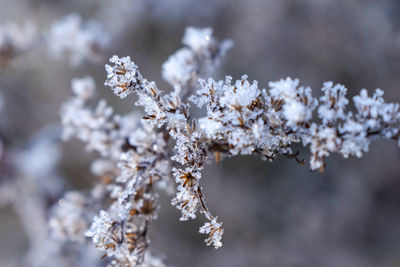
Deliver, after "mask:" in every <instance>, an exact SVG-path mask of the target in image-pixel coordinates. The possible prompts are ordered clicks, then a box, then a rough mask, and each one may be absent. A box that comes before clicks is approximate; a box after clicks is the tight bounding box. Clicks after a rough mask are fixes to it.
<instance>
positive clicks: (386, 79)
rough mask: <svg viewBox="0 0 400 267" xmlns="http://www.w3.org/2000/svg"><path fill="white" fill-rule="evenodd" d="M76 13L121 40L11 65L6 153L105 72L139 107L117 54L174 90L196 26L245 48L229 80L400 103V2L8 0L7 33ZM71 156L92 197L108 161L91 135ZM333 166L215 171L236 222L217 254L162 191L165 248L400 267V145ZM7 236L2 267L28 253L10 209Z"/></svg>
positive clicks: (3, 9) (0, 7) (66, 169)
mask: <svg viewBox="0 0 400 267" xmlns="http://www.w3.org/2000/svg"><path fill="white" fill-rule="evenodd" d="M70 13H78V14H80V15H81V16H82V17H83V18H87V19H93V20H96V21H97V22H99V23H100V24H102V25H103V27H104V28H105V30H106V31H107V32H108V33H109V34H110V36H111V42H110V45H109V46H108V48H107V49H106V51H104V53H103V57H102V59H101V60H100V61H99V62H97V63H92V62H84V63H83V64H81V65H79V66H77V67H71V66H70V65H69V64H68V62H67V61H66V60H54V59H52V58H51V57H49V56H48V53H47V51H46V50H47V48H46V46H45V45H43V43H44V41H43V40H44V39H45V36H43V38H42V39H43V40H39V41H38V42H37V44H35V46H34V47H33V48H32V49H30V50H29V51H27V52H26V53H22V54H21V55H19V56H17V57H15V58H14V59H13V60H11V61H10V62H9V63H8V64H7V65H6V66H5V67H3V68H2V69H1V70H0V91H1V94H2V96H3V100H4V101H3V102H4V103H3V106H4V107H3V110H2V112H1V115H0V135H1V137H2V139H3V140H4V141H3V142H4V144H5V146H8V147H17V148H23V147H26V146H29V142H30V141H29V140H30V139H31V137H32V136H33V135H35V133H37V131H38V130H39V129H41V128H42V127H45V126H46V125H49V124H52V125H57V124H59V109H60V106H61V105H62V103H63V102H64V101H65V100H67V99H68V97H69V96H70V81H71V79H72V78H74V77H83V76H86V75H92V76H93V77H94V78H95V79H96V82H97V85H98V90H99V96H100V97H102V98H105V99H107V101H108V102H109V103H110V104H111V105H112V106H114V108H115V110H116V112H121V113H124V112H128V111H130V110H132V109H134V108H136V107H135V106H134V105H133V102H134V101H133V99H132V98H128V99H125V100H123V101H121V100H120V99H119V98H117V97H115V96H114V95H113V94H112V92H111V90H109V89H107V88H105V87H104V86H103V83H104V80H105V71H104V64H105V63H106V60H107V58H108V57H110V56H111V55H113V54H118V55H120V56H125V55H130V56H131V57H132V58H133V59H134V61H135V63H136V64H138V65H139V66H140V67H141V70H142V73H143V75H145V76H146V77H149V78H151V79H153V80H154V81H156V82H157V83H158V85H159V87H161V88H167V84H166V83H165V82H163V81H162V78H161V74H160V69H161V64H162V63H163V62H164V61H165V60H166V59H167V58H168V56H169V55H170V54H172V53H173V52H174V51H176V50H177V49H178V48H180V47H181V38H182V35H183V32H184V29H185V27H186V26H201V27H205V26H210V27H212V28H213V29H214V34H215V36H216V37H217V38H218V39H220V40H221V39H225V38H230V39H232V40H233V41H234V43H235V46H234V47H233V48H232V49H231V50H230V51H229V52H228V55H227V57H226V58H225V60H224V61H223V64H222V66H221V68H220V70H219V72H218V73H217V74H216V75H215V77H216V78H223V77H224V76H225V75H227V74H229V75H232V76H233V77H235V78H238V77H240V76H241V75H242V74H248V75H249V78H250V80H252V79H256V80H258V81H259V85H260V86H261V87H267V86H268V81H274V80H279V79H281V78H285V77H287V76H290V77H292V78H300V81H301V84H302V85H306V86H308V85H309V86H311V87H312V88H313V93H314V95H319V94H320V90H319V88H320V87H321V85H322V83H323V82H324V81H333V82H335V83H342V84H344V85H345V86H346V87H347V88H348V94H349V95H350V96H354V95H355V94H357V93H358V92H359V91H360V90H361V89H362V88H367V89H368V90H369V92H372V91H373V90H374V89H375V88H381V89H383V90H384V91H385V99H387V101H391V102H400V89H399V84H400V15H399V14H400V2H399V1H397V0H380V1H374V0H335V1H329V0H269V1H262V0H246V1H245V0H243V1H239V0H233V1H228V0H203V1H198V0H197V1H188V0H170V1H163V0H159V1H158V0H147V1H146V0H142V1H140V0H137V1H134V0H132V1H131V0H113V1H110V0H84V1H83V0H57V1H54V0H13V1H6V0H0V25H2V24H5V23H8V22H15V23H21V24H22V23H23V22H25V21H27V20H29V21H32V22H34V23H35V24H36V25H37V27H38V32H41V33H45V32H46V31H48V29H49V27H50V25H51V24H52V23H53V22H54V21H56V20H58V19H60V18H61V17H62V16H65V15H67V14H70ZM165 90H169V89H165ZM62 148H63V149H62V158H61V161H60V166H59V168H60V172H61V175H62V176H63V177H65V179H66V180H67V189H77V190H83V191H85V190H88V189H90V187H91V186H92V185H93V183H95V182H96V180H95V179H94V177H93V176H92V175H91V174H90V172H89V165H90V162H91V159H93V158H94V157H95V156H96V155H94V154H90V153H86V152H85V151H84V149H83V146H82V144H81V143H79V142H78V141H71V142H68V143H66V144H63V147H62ZM299 149H300V151H301V154H300V155H301V157H303V158H305V159H308V158H309V154H308V153H307V151H306V150H304V149H302V148H301V147H299ZM326 163H327V167H326V171H325V173H324V174H323V175H321V174H319V173H314V172H310V171H309V169H308V167H307V166H300V165H299V164H297V163H296V162H295V161H294V160H289V159H287V158H284V157H280V158H278V160H277V161H276V162H273V163H269V162H264V161H262V160H261V159H259V158H258V157H238V158H233V159H228V160H225V161H224V162H222V164H220V165H219V166H217V165H215V164H214V165H210V166H208V167H207V169H206V171H205V174H204V179H202V181H203V186H204V190H205V194H206V199H207V203H208V206H209V207H210V208H211V209H212V210H213V211H214V213H215V214H218V215H219V218H220V219H221V221H223V222H224V227H225V234H224V240H223V241H224V245H223V247H222V248H221V249H219V250H214V249H213V248H210V247H206V246H205V245H204V243H203V241H202V239H203V238H204V236H202V235H200V234H198V233H197V229H198V227H199V226H200V225H201V224H202V221H201V219H200V220H195V221H189V222H179V221H178V218H179V211H178V210H176V209H175V208H173V207H171V206H170V204H169V202H170V196H167V195H161V199H160V204H161V210H160V214H159V219H158V220H157V222H156V223H155V224H154V226H153V227H152V228H151V239H152V249H153V250H154V251H156V252H158V253H163V254H164V255H166V257H167V259H168V262H169V263H171V264H173V265H175V266H193V267H195V266H229V267H236V266H237V267H239V266H274V267H275V266H279V267H280V266H282V267H300V266H304V267H306V266H317V267H319V266H321V267H338V266H340V267H347V266H348V267H369V266H371V267H372V266H384V267H386V266H387V267H389V266H390V267H392V266H393V267H395V266H400V150H399V148H398V146H397V145H396V144H395V143H394V142H389V141H378V142H375V143H373V144H372V145H371V146H370V152H369V153H368V154H366V155H365V156H364V157H363V158H361V159H346V160H345V159H343V158H341V157H339V156H337V155H333V156H331V157H330V158H329V159H327V161H326ZM22 164H23V163H22ZM0 173H1V172H0ZM0 180H1V178H0ZM0 237H1V238H0V266H2V263H4V264H5V263H7V262H9V260H10V258H18V257H21V255H24V253H25V252H26V249H27V237H26V234H25V233H24V230H23V228H22V227H21V224H20V222H19V219H18V216H17V215H16V214H15V212H14V211H13V210H12V209H11V208H10V207H9V206H7V205H6V206H2V207H1V209H0Z"/></svg>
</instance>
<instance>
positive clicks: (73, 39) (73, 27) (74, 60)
mask: <svg viewBox="0 0 400 267" xmlns="http://www.w3.org/2000/svg"><path fill="white" fill-rule="evenodd" d="M47 39H48V48H49V53H50V54H51V55H52V56H53V57H55V58H56V59H60V58H62V57H67V59H68V61H69V63H70V65H72V66H76V65H79V64H81V63H82V62H83V61H84V60H90V61H97V60H99V55H100V54H101V52H102V51H103V50H104V49H105V48H106V46H107V44H108V42H109V39H108V35H107V34H106V33H105V32H104V30H103V28H102V27H101V25H100V24H98V23H97V22H95V21H83V19H82V18H81V17H80V16H79V15H78V14H75V13H72V14H69V15H67V16H65V17H63V18H62V19H61V20H60V21H57V22H55V23H54V24H53V25H52V26H51V29H50V31H49V34H48V38H47Z"/></svg>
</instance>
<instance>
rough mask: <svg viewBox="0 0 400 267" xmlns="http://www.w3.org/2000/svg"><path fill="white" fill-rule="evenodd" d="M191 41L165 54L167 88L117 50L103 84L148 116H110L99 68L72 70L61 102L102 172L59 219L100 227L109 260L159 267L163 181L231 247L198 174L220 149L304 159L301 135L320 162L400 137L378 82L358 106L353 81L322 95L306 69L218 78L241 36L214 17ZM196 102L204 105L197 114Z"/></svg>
mask: <svg viewBox="0 0 400 267" xmlns="http://www.w3.org/2000/svg"><path fill="white" fill-rule="evenodd" d="M69 19H70V20H72V19H71V18H69ZM182 43H183V45H184V47H183V48H181V49H179V50H178V51H177V52H175V53H174V54H173V55H172V56H170V57H169V58H168V59H167V61H166V62H165V63H164V64H163V65H162V76H163V78H164V79H165V80H166V81H167V82H168V83H169V84H170V85H171V86H172V88H173V89H172V91H171V92H170V93H164V92H163V91H161V90H160V89H159V88H158V87H157V85H156V84H155V82H153V81H150V80H148V79H146V78H144V77H143V75H142V74H141V72H140V70H139V68H138V66H137V65H136V64H135V63H134V62H133V61H132V60H131V58H130V57H129V56H126V57H118V56H113V57H111V58H110V65H106V73H107V79H106V81H105V85H106V86H108V87H110V88H111V90H113V92H114V93H115V94H116V95H117V96H119V97H120V98H121V99H123V98H126V97H128V96H129V95H130V94H136V95H137V97H138V99H137V101H136V105H137V106H140V107H142V108H143V109H144V114H143V115H139V114H138V113H129V114H126V115H113V110H112V108H111V107H110V106H108V105H107V103H106V102H105V101H104V100H100V101H99V102H98V103H97V104H96V103H95V83H94V80H93V79H92V78H90V77H86V78H81V79H74V80H73V81H72V90H73V93H74V96H73V97H72V98H71V99H70V100H69V101H67V102H66V103H65V105H64V107H63V109H62V111H61V116H62V123H63V126H64V132H63V136H64V138H65V139H69V138H71V137H76V138H78V139H80V140H82V141H83V142H85V143H86V144H87V148H88V149H89V150H95V151H97V152H99V154H100V158H99V159H98V160H96V161H94V162H93V164H92V168H91V169H92V172H93V173H94V174H95V175H97V176H98V177H99V178H100V180H101V182H100V183H99V184H98V185H97V186H96V187H94V188H93V190H92V192H91V193H90V194H88V195H87V196H83V195H79V193H77V192H71V193H67V195H66V196H65V197H64V198H63V199H62V200H61V201H60V203H59V206H58V207H57V208H56V211H55V212H54V214H53V219H52V220H51V225H52V227H53V228H54V231H55V234H56V235H57V236H59V237H61V238H65V239H67V238H68V239H70V240H78V241H80V240H82V236H83V235H85V236H86V237H89V238H91V240H92V242H93V243H94V244H95V245H96V247H97V248H98V249H100V250H101V251H102V252H103V254H104V257H109V258H110V266H135V265H139V264H143V266H162V264H163V263H162V261H160V260H159V259H157V258H156V257H154V256H153V255H152V254H150V252H149V250H148V247H149V244H150V240H149V238H148V231H149V227H150V224H151V222H152V221H153V220H155V219H156V218H157V210H158V208H159V207H158V204H157V199H158V196H157V191H158V190H166V191H167V192H171V191H172V192H175V196H174V197H173V198H172V201H171V203H172V205H174V206H175V207H176V208H177V209H179V210H180V211H181V217H180V220H182V221H186V220H189V219H194V218H196V217H197V215H199V214H201V215H203V217H204V219H205V223H204V225H203V226H202V227H201V228H200V230H199V231H200V233H203V234H206V235H207V237H206V239H205V242H206V244H207V245H210V246H211V245H212V246H213V247H215V248H219V247H221V246H222V242H221V238H222V236H223V234H224V230H223V228H222V222H220V221H218V217H217V216H215V215H214V214H213V213H211V211H210V209H209V208H208V206H207V205H206V201H205V197H204V194H203V189H202V187H201V183H200V181H201V177H202V170H203V168H204V166H205V165H206V164H207V163H210V162H212V160H215V161H216V162H219V161H221V160H222V159H223V158H227V157H232V156H237V155H260V156H261V157H262V158H264V159H267V160H270V161H272V160H275V159H276V157H277V156H278V155H284V156H286V157H288V158H293V159H295V160H296V161H298V162H299V163H300V164H304V163H305V161H304V160H301V159H299V157H298V154H299V153H298V152H297V151H295V150H294V149H293V148H292V147H293V145H294V144H297V143H301V144H303V145H304V146H306V147H309V148H310V152H311V159H310V161H309V164H310V168H311V170H319V171H320V172H322V171H323V170H324V167H325V162H324V160H325V159H326V158H327V157H328V156H329V155H330V154H332V153H339V154H341V155H342V156H343V157H350V156H356V157H361V156H362V154H363V153H365V152H367V151H368V147H369V144H370V142H371V141H373V140H375V139H377V138H383V139H393V140H396V141H399V135H400V132H399V130H400V128H399V124H400V111H399V104H395V103H386V102H385V101H384V99H383V92H382V91H381V90H379V89H377V90H376V91H375V93H374V94H373V95H372V96H368V93H367V91H366V90H365V89H364V90H362V91H361V92H360V94H359V95H358V96H355V97H353V103H354V106H355V111H354V112H351V111H347V110H346V106H347V105H348V104H349V101H348V99H347V97H346V93H347V89H346V88H345V87H344V86H343V85H340V84H336V85H335V84H333V83H332V82H326V83H324V84H323V87H322V93H323V94H322V96H321V97H320V98H315V97H313V95H312V90H311V88H310V87H306V86H301V85H300V81H299V80H298V79H291V78H286V79H282V80H280V81H276V82H270V83H269V84H268V88H265V89H263V88H261V87H260V86H259V84H258V82H257V81H249V80H248V77H247V75H243V76H242V77H241V78H240V79H239V80H234V79H233V78H232V77H230V76H227V77H226V78H225V80H221V81H217V80H214V79H213V78H210V75H211V74H212V72H213V71H214V70H215V69H216V67H217V66H218V64H219V62H220V60H221V58H222V57H223V56H224V54H225V53H226V52H227V50H228V49H229V48H230V47H231V46H232V42H231V41H223V42H219V41H218V40H216V39H215V38H214V37H213V35H212V30H211V29H210V28H204V29H200V28H194V27H189V28H187V29H186V32H185V34H184V37H183V40H182ZM191 105H193V107H192V109H193V108H194V106H197V108H199V109H202V111H203V112H198V114H204V116H202V117H201V116H196V115H195V114H192V115H190V114H189V108H190V107H191ZM314 111H315V112H314ZM399 145H400V143H399ZM171 148H173V149H172V150H171ZM174 181H175V183H176V189H174V186H173V184H174ZM94 210H96V211H97V214H93V211H94ZM84 228H87V229H84ZM61 229H63V230H61ZM79 235H81V236H79ZM151 262H153V263H151Z"/></svg>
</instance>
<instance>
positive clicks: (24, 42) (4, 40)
mask: <svg viewBox="0 0 400 267" xmlns="http://www.w3.org/2000/svg"><path fill="white" fill-rule="evenodd" d="M36 38H37V32H36V26H35V25H34V24H33V23H31V22H28V21H27V22H25V23H24V24H23V25H21V26H19V25H16V24H13V23H8V24H5V25H1V26H0V67H1V66H4V65H6V64H7V62H9V61H10V60H11V59H12V58H14V57H15V56H17V55H18V54H20V53H22V52H25V51H27V50H28V49H30V48H31V47H32V46H33V45H34V42H35V40H36Z"/></svg>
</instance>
